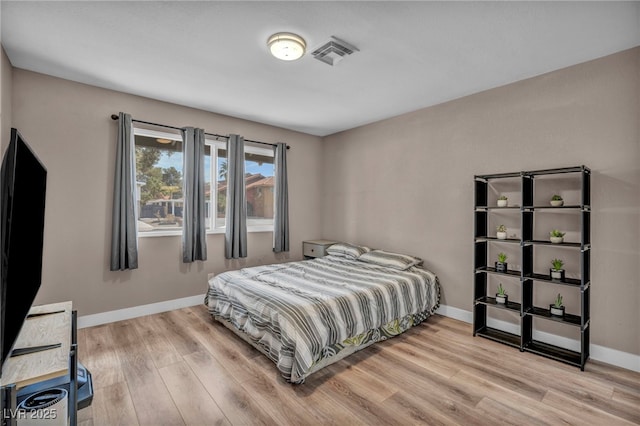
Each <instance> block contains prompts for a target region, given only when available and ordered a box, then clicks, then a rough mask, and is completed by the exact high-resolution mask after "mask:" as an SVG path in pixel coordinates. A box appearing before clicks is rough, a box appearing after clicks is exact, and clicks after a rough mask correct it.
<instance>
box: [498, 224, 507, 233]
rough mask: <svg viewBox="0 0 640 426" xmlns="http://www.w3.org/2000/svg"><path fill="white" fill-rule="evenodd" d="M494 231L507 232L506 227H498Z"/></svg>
mask: <svg viewBox="0 0 640 426" xmlns="http://www.w3.org/2000/svg"><path fill="white" fill-rule="evenodd" d="M496 230H497V231H498V232H507V227H506V226H504V225H498V226H497V227H496Z"/></svg>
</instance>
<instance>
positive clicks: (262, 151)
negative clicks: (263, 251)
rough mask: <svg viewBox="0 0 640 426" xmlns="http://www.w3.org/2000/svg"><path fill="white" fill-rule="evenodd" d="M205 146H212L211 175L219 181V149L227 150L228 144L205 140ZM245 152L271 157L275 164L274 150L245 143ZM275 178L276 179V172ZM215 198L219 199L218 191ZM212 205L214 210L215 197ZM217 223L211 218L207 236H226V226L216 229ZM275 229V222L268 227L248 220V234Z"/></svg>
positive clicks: (211, 202)
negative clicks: (252, 223)
mask: <svg viewBox="0 0 640 426" xmlns="http://www.w3.org/2000/svg"><path fill="white" fill-rule="evenodd" d="M249 143H250V142H249ZM205 144H207V145H210V146H211V165H210V167H211V170H210V173H211V176H212V178H215V179H216V181H217V177H218V175H217V164H218V149H227V143H226V142H222V141H218V140H213V139H205ZM244 152H245V154H257V155H263V156H265V157H271V158H274V162H275V154H274V152H273V149H269V148H263V147H259V146H255V145H248V143H247V142H245V146H244ZM245 161H246V158H245ZM274 167H275V165H274ZM274 178H275V170H274ZM212 185H213V182H212ZM215 196H216V197H217V191H216V194H215ZM274 201H275V200H274ZM210 205H211V210H214V209H215V203H214V202H213V196H212V199H211V201H210ZM225 221H226V217H225ZM215 222H216V221H215V218H214V217H211V218H209V228H208V229H207V234H224V233H225V230H226V226H219V227H216V226H215ZM273 227H274V223H273V221H272V223H271V224H268V225H250V224H249V223H248V220H247V232H273Z"/></svg>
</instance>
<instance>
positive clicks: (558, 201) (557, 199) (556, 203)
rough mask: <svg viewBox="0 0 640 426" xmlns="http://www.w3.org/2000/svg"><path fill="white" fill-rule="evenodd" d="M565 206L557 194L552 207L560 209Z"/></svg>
mask: <svg viewBox="0 0 640 426" xmlns="http://www.w3.org/2000/svg"><path fill="white" fill-rule="evenodd" d="M563 204H564V200H563V199H562V197H561V196H559V195H558V194H555V195H554V196H553V197H551V205H552V206H553V207H560V206H561V205H563Z"/></svg>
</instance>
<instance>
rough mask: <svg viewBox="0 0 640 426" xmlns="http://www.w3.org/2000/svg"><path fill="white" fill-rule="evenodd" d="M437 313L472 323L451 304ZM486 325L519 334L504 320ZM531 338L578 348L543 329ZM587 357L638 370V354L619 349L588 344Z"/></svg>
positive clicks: (577, 343)
mask: <svg viewBox="0 0 640 426" xmlns="http://www.w3.org/2000/svg"><path fill="white" fill-rule="evenodd" d="M436 313H437V314H440V315H442V316H445V317H449V318H453V319H457V320H460V321H463V322H467V323H472V322H473V313H472V312H470V311H466V310H464V309H459V308H454V307H453V306H447V305H440V307H439V308H438V310H437V311H436ZM487 325H488V326H490V327H492V328H497V329H499V330H503V331H507V332H509V333H513V334H520V327H519V326H518V325H516V324H512V323H509V322H506V321H500V320H495V319H492V318H489V319H488V321H487ZM533 338H534V339H535V340H539V341H541V342H546V343H549V344H552V345H555V346H560V347H561V348H565V349H570V350H572V351H579V350H580V341H578V340H575V339H570V338H567V337H562V336H557V335H555V334H551V333H546V332H543V331H534V332H533ZM589 357H590V358H591V359H593V360H596V361H602V362H606V363H607V364H611V365H615V366H618V367H622V368H626V369H627V370H632V371H637V372H640V355H635V354H631V353H628V352H623V351H619V350H617V349H611V348H607V347H606V346H600V345H594V344H593V343H592V344H591V345H590V346H589Z"/></svg>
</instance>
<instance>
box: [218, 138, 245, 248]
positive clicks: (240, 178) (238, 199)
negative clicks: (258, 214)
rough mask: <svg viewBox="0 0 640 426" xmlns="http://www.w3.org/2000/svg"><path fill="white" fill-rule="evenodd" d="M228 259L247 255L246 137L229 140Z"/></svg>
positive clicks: (226, 244) (226, 236)
mask: <svg viewBox="0 0 640 426" xmlns="http://www.w3.org/2000/svg"><path fill="white" fill-rule="evenodd" d="M224 254H225V257H226V258H227V259H237V258H240V257H247V202H246V196H245V192H244V138H243V137H242V136H238V135H230V136H229V140H228V141H227V218H226V229H225V238H224Z"/></svg>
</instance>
